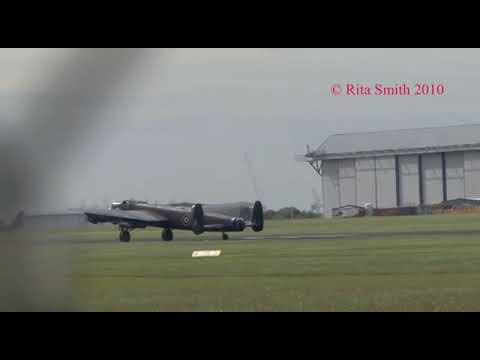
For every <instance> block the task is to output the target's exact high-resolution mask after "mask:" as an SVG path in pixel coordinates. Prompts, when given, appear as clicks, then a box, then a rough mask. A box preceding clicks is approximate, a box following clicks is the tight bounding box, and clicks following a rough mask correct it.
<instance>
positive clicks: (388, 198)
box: [375, 156, 397, 208]
mask: <svg viewBox="0 0 480 360" xmlns="http://www.w3.org/2000/svg"><path fill="white" fill-rule="evenodd" d="M375 168H376V169H375V173H376V186H377V207H378V208H391V207H396V206H397V180H396V177H395V157H393V156H382V157H378V158H376V159H375Z"/></svg>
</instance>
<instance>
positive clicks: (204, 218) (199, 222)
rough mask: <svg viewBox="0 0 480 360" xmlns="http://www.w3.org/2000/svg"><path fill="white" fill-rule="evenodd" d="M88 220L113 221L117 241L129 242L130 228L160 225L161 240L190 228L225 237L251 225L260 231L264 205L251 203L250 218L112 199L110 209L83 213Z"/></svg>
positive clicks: (201, 208)
mask: <svg viewBox="0 0 480 360" xmlns="http://www.w3.org/2000/svg"><path fill="white" fill-rule="evenodd" d="M85 215H86V216H87V219H88V221H89V222H91V223H93V224H97V223H106V222H108V223H112V224H115V225H118V226H119V228H120V237H119V238H120V241H122V242H128V241H130V231H131V230H133V229H139V228H145V227H147V226H153V227H159V228H163V231H162V239H163V240H165V241H171V240H173V232H172V229H179V230H192V231H193V233H194V234H196V235H199V234H201V233H203V232H204V231H217V232H221V233H222V238H223V239H224V240H227V239H228V235H227V234H226V233H227V232H230V231H243V230H244V229H245V228H246V227H251V228H252V230H253V231H262V230H263V206H262V203H261V202H260V201H256V202H255V204H254V206H253V212H252V219H251V220H245V219H243V218H241V217H230V216H226V215H222V214H217V213H212V212H206V213H204V212H203V207H202V205H201V204H195V205H193V206H191V207H179V206H158V205H152V204H148V203H145V202H139V201H135V200H124V201H122V202H114V203H113V204H112V206H111V207H110V209H109V210H90V211H87V212H85Z"/></svg>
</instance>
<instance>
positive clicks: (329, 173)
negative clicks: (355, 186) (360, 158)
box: [322, 160, 340, 216]
mask: <svg viewBox="0 0 480 360" xmlns="http://www.w3.org/2000/svg"><path fill="white" fill-rule="evenodd" d="M338 180H339V179H338V161H337V160H329V161H323V162H322V189H323V201H324V212H325V216H332V208H335V207H339V206H340V204H339V191H340V184H339V181H338Z"/></svg>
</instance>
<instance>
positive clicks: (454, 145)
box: [304, 124, 480, 217]
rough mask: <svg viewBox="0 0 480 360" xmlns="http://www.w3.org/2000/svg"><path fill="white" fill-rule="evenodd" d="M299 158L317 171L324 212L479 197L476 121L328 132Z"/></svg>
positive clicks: (479, 129) (479, 140) (479, 144)
mask: <svg viewBox="0 0 480 360" xmlns="http://www.w3.org/2000/svg"><path fill="white" fill-rule="evenodd" d="M304 160H305V161H307V162H308V163H310V165H311V166H312V167H313V168H314V169H315V171H317V172H318V173H319V174H320V175H321V177H322V191H323V202H324V214H325V216H327V217H330V216H332V209H333V208H337V207H340V206H344V205H357V206H365V204H367V203H370V204H372V206H373V207H374V208H377V209H382V208H392V207H401V206H418V205H432V204H437V203H441V202H442V201H444V200H451V199H457V198H480V124H473V125H460V126H446V127H431V128H421V129H404V130H387V131H378V132H365V133H348V134H336V135H331V136H329V137H328V138H327V139H326V140H325V141H324V142H323V144H321V145H320V146H319V147H318V148H317V149H316V150H314V151H309V152H308V153H307V154H306V155H305V157H304Z"/></svg>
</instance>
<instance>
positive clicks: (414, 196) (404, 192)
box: [398, 155, 420, 206]
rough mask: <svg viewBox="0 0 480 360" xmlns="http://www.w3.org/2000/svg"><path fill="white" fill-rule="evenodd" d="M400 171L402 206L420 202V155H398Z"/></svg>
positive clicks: (414, 204)
mask: <svg viewBox="0 0 480 360" xmlns="http://www.w3.org/2000/svg"><path fill="white" fill-rule="evenodd" d="M398 162H399V171H400V174H399V175H400V189H399V191H400V206H416V205H418V204H419V203H420V196H419V178H418V155H405V156H399V157H398Z"/></svg>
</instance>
